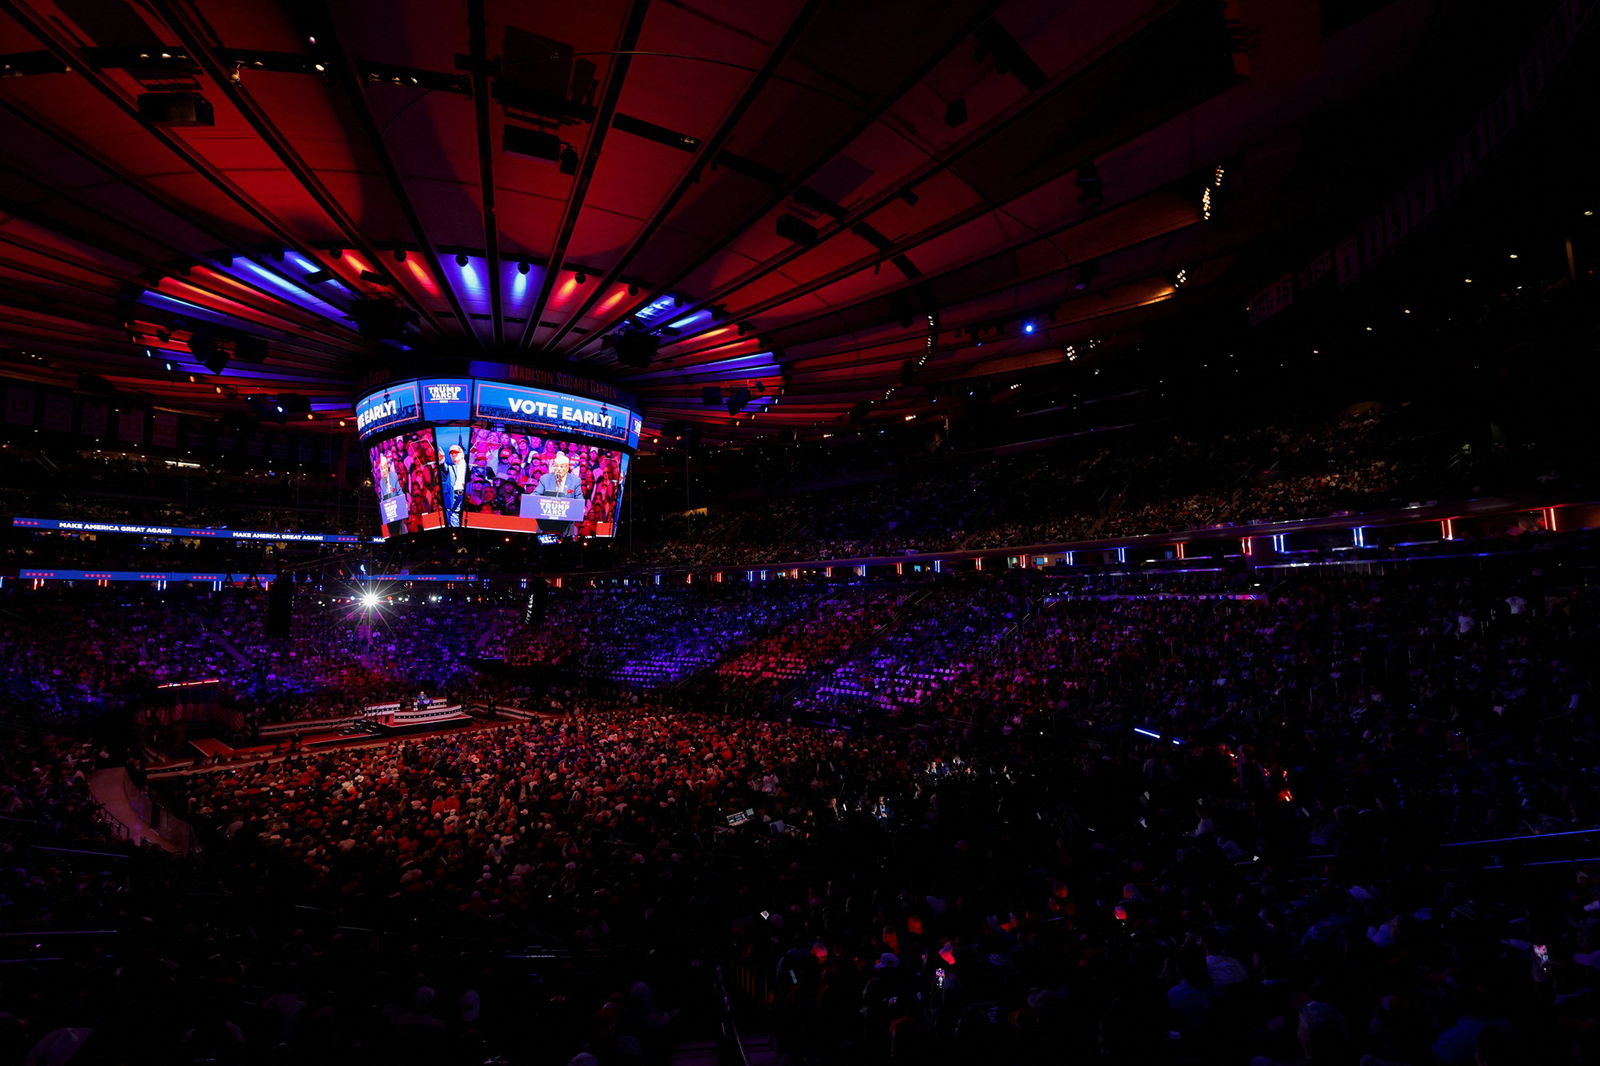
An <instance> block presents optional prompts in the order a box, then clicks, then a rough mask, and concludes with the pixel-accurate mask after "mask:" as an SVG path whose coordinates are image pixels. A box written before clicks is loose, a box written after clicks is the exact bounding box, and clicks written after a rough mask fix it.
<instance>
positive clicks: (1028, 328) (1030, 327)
mask: <svg viewBox="0 0 1600 1066" xmlns="http://www.w3.org/2000/svg"><path fill="white" fill-rule="evenodd" d="M1036 328H1037V327H1036V326H1034V324H1033V323H1032V322H1031V321H1030V322H1024V323H1023V324H1022V332H1024V333H1032V332H1033V331H1034V330H1035V329H1036Z"/></svg>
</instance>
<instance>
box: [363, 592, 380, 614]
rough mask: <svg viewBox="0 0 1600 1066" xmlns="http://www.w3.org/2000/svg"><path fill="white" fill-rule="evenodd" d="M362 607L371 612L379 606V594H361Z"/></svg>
mask: <svg viewBox="0 0 1600 1066" xmlns="http://www.w3.org/2000/svg"><path fill="white" fill-rule="evenodd" d="M361 606H363V607H365V608H366V609H367V610H369V611H370V610H372V609H373V608H374V607H376V606H378V594H377V593H376V592H363V593H362V594H361Z"/></svg>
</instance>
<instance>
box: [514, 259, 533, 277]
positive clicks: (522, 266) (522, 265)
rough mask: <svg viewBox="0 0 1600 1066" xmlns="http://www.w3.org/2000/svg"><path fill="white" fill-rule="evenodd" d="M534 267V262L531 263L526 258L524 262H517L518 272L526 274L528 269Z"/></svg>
mask: <svg viewBox="0 0 1600 1066" xmlns="http://www.w3.org/2000/svg"><path fill="white" fill-rule="evenodd" d="M532 269H533V264H531V263H529V262H528V261H527V260H526V259H524V260H523V261H522V262H520V263H518V264H517V273H518V274H526V273H527V272H528V271H530V270H532Z"/></svg>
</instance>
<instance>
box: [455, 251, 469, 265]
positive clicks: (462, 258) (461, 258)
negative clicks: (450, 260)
mask: <svg viewBox="0 0 1600 1066" xmlns="http://www.w3.org/2000/svg"><path fill="white" fill-rule="evenodd" d="M466 265H467V256H466V253H465V252H461V253H459V254H457V255H456V266H458V267H464V266H466Z"/></svg>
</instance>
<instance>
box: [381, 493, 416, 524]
mask: <svg viewBox="0 0 1600 1066" xmlns="http://www.w3.org/2000/svg"><path fill="white" fill-rule="evenodd" d="M378 509H379V510H380V511H382V512H383V524H384V525H386V526H387V525H393V524H394V523H395V522H404V521H405V520H406V519H407V518H410V517H411V504H410V502H409V501H408V500H407V499H406V494H405V493H404V492H398V491H397V492H391V493H390V494H389V495H387V496H385V497H383V498H382V499H381V500H379V501H378Z"/></svg>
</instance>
